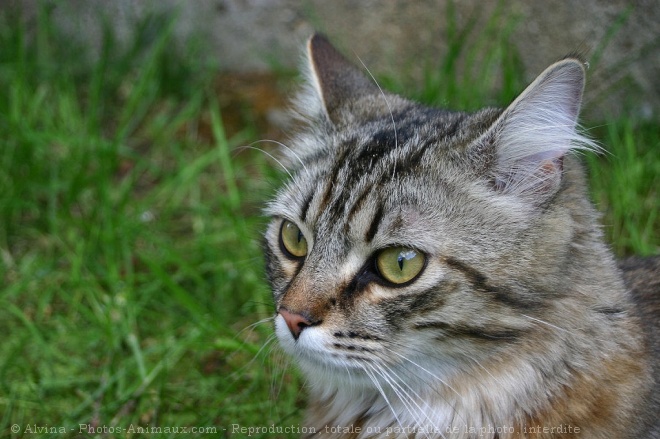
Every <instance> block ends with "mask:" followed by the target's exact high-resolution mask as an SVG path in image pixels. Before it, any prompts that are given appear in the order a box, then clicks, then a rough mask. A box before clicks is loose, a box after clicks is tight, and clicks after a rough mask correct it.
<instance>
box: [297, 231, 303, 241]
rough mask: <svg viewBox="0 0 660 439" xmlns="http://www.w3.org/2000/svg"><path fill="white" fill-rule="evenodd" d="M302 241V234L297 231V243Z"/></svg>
mask: <svg viewBox="0 0 660 439" xmlns="http://www.w3.org/2000/svg"><path fill="white" fill-rule="evenodd" d="M302 239H303V234H302V232H301V231H300V230H298V242H300V241H302Z"/></svg>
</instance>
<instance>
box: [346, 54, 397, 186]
mask: <svg viewBox="0 0 660 439" xmlns="http://www.w3.org/2000/svg"><path fill="white" fill-rule="evenodd" d="M355 56H356V58H357V59H358V60H359V61H360V64H362V67H364V69H365V70H366V71H367V73H368V74H369V76H371V79H372V80H373V81H374V84H376V87H378V90H379V91H380V95H381V96H382V97H383V101H385V105H387V110H388V111H389V112H390V118H391V119H392V127H393V128H394V149H395V150H397V149H398V148H399V135H398V132H397V129H396V122H394V113H393V112H392V107H391V106H390V101H388V100H387V96H386V95H385V92H384V91H383V89H382V88H381V86H380V84H379V83H378V81H376V77H375V76H374V75H373V74H372V73H371V71H370V70H369V68H368V67H367V65H366V64H365V63H364V62H363V61H362V59H361V58H360V57H359V56H358V54H357V53H356V54H355ZM395 174H396V155H395V156H394V167H393V170H392V177H394V175H395Z"/></svg>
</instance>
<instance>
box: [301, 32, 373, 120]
mask: <svg viewBox="0 0 660 439" xmlns="http://www.w3.org/2000/svg"><path fill="white" fill-rule="evenodd" d="M307 60H308V82H309V84H310V85H311V87H310V89H308V90H307V91H306V93H305V95H304V96H303V97H302V102H300V104H302V105H298V107H299V111H300V112H301V113H303V114H304V115H306V116H308V117H310V118H312V119H315V118H317V117H318V116H319V114H318V113H319V112H321V113H322V114H324V115H325V116H327V118H328V119H329V121H330V122H331V123H332V124H333V125H335V126H337V127H341V126H344V125H347V124H350V123H351V122H352V121H353V119H354V118H355V117H356V116H357V114H356V111H355V110H356V107H357V103H358V102H359V101H360V100H361V99H362V98H364V97H366V96H371V95H378V94H379V93H380V90H379V89H378V87H377V86H376V85H375V83H374V82H373V81H371V80H370V79H369V78H367V77H366V76H365V75H364V74H363V73H362V72H361V71H360V70H359V69H358V68H357V67H356V66H354V65H353V64H351V63H350V62H349V61H348V60H346V58H344V56H343V55H342V54H340V53H339V52H338V51H337V49H335V48H334V47H333V46H332V44H330V42H329V41H328V40H327V39H326V38H325V37H324V36H323V35H320V34H314V35H313V36H312V37H311V38H310V39H309V41H308V42H307ZM358 112H359V111H358Z"/></svg>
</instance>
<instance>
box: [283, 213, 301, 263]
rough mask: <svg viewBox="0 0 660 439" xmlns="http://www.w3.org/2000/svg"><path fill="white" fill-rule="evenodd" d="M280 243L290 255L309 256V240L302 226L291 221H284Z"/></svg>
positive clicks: (297, 256)
mask: <svg viewBox="0 0 660 439" xmlns="http://www.w3.org/2000/svg"><path fill="white" fill-rule="evenodd" d="M280 244H281V246H282V250H283V251H284V253H285V254H287V255H288V256H292V257H294V258H302V257H304V256H307V240H306V239H305V236H304V235H303V234H302V232H301V231H300V228H299V227H298V226H297V225H295V224H294V223H292V222H291V221H284V222H283V223H282V228H281V229H280Z"/></svg>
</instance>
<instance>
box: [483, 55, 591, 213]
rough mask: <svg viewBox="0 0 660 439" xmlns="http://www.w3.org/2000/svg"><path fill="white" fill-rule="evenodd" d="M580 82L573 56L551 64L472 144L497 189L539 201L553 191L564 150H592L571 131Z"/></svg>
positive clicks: (581, 72)
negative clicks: (486, 166) (485, 165)
mask: <svg viewBox="0 0 660 439" xmlns="http://www.w3.org/2000/svg"><path fill="white" fill-rule="evenodd" d="M584 81H585V72H584V67H583V65H582V62H581V61H579V60H577V59H571V58H568V59H565V60H562V61H559V62H557V63H555V64H553V65H551V66H550V67H548V68H547V69H546V70H545V71H544V72H543V73H541V74H540V75H539V77H538V78H536V80H535V81H534V82H533V83H532V84H531V85H529V87H527V88H526V89H525V91H524V92H523V93H522V94H521V95H520V96H518V98H517V99H516V100H514V101H513V103H512V104H511V105H509V107H508V108H506V109H505V110H504V111H503V112H502V114H501V115H500V116H499V118H498V119H497V120H496V121H495V122H494V123H493V125H492V126H491V127H490V128H489V129H488V130H487V132H486V133H485V134H484V135H482V136H481V138H480V139H479V140H478V141H477V142H476V144H475V145H474V146H473V148H472V151H471V153H472V156H473V157H474V158H475V159H476V161H481V162H482V163H483V162H486V163H488V164H489V167H490V172H489V174H490V177H491V179H492V184H493V187H494V188H495V189H496V190H497V191H498V192H500V193H504V194H508V195H513V196H516V197H518V198H521V199H525V200H527V201H529V202H531V203H532V204H542V203H543V202H545V200H547V199H549V198H550V197H551V196H552V195H553V194H554V193H556V192H557V190H558V189H559V186H560V184H561V181H562V177H563V159H564V157H565V156H566V154H568V153H570V152H571V151H575V150H597V149H598V147H597V146H596V144H595V143H594V142H593V141H592V140H591V139H589V138H587V137H584V136H583V135H582V134H581V133H580V132H579V131H578V130H577V119H578V113H579V109H580V103H581V101H582V90H583V88H584Z"/></svg>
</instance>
